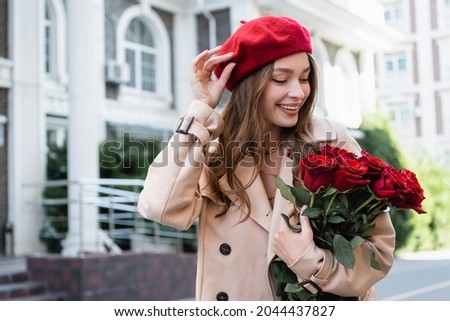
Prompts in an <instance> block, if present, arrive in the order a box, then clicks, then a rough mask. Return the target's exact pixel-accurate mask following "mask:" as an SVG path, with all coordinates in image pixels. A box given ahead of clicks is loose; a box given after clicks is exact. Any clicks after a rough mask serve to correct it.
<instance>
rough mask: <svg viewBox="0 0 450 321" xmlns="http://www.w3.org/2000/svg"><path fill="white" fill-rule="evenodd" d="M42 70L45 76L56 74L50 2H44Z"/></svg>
mask: <svg viewBox="0 0 450 321" xmlns="http://www.w3.org/2000/svg"><path fill="white" fill-rule="evenodd" d="M44 36H45V40H44V46H45V54H44V70H45V72H46V73H47V74H55V73H56V70H55V69H56V19H55V11H54V8H53V5H52V4H51V2H50V0H46V1H45V18H44Z"/></svg>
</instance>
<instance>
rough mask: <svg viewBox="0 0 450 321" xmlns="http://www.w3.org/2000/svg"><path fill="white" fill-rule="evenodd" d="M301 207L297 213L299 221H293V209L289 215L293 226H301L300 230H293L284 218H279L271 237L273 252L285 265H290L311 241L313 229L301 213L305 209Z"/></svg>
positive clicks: (294, 218) (294, 216)
mask: <svg viewBox="0 0 450 321" xmlns="http://www.w3.org/2000/svg"><path fill="white" fill-rule="evenodd" d="M305 208H306V207H305V206H304V207H302V209H301V213H300V215H299V217H300V222H293V220H296V216H297V215H295V214H296V213H297V209H295V210H294V211H293V212H292V213H291V215H290V222H291V224H292V225H293V226H294V227H295V226H297V227H299V226H301V229H302V231H301V232H299V233H296V232H293V231H292V230H291V229H290V228H289V227H288V225H287V223H286V222H285V221H284V220H281V222H280V227H279V229H278V231H277V232H276V233H275V235H274V238H273V252H274V253H275V254H276V255H277V256H278V257H279V258H280V259H282V260H283V261H284V262H285V263H286V264H287V265H292V264H293V263H294V262H295V261H296V260H297V259H298V258H299V257H300V256H302V255H303V254H304V253H305V251H306V249H307V248H308V247H309V245H310V244H311V242H313V231H312V229H311V224H310V222H309V218H308V217H307V216H305V215H302V213H303V211H304V210H305Z"/></svg>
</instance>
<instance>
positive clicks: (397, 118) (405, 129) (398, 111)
mask: <svg viewBox="0 0 450 321" xmlns="http://www.w3.org/2000/svg"><path fill="white" fill-rule="evenodd" d="M390 110H391V117H392V121H393V123H394V129H395V132H396V133H397V134H398V135H399V136H400V137H412V136H413V135H414V133H415V131H414V128H415V116H414V111H413V109H411V108H410V107H409V106H408V103H407V102H399V103H394V104H390Z"/></svg>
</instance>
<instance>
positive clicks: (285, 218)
mask: <svg viewBox="0 0 450 321" xmlns="http://www.w3.org/2000/svg"><path fill="white" fill-rule="evenodd" d="M281 217H283V219H284V221H285V222H286V224H287V226H288V227H289V229H290V230H291V231H292V232H294V233H299V232H301V231H302V227H301V226H298V227H295V226H292V224H291V222H289V217H288V216H287V215H286V214H281Z"/></svg>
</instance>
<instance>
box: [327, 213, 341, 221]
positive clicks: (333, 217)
mask: <svg viewBox="0 0 450 321" xmlns="http://www.w3.org/2000/svg"><path fill="white" fill-rule="evenodd" d="M334 213H336V212H334ZM331 214H332V215H328V217H327V221H328V223H331V224H338V223H342V222H345V218H343V217H342V216H340V215H333V213H331Z"/></svg>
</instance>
